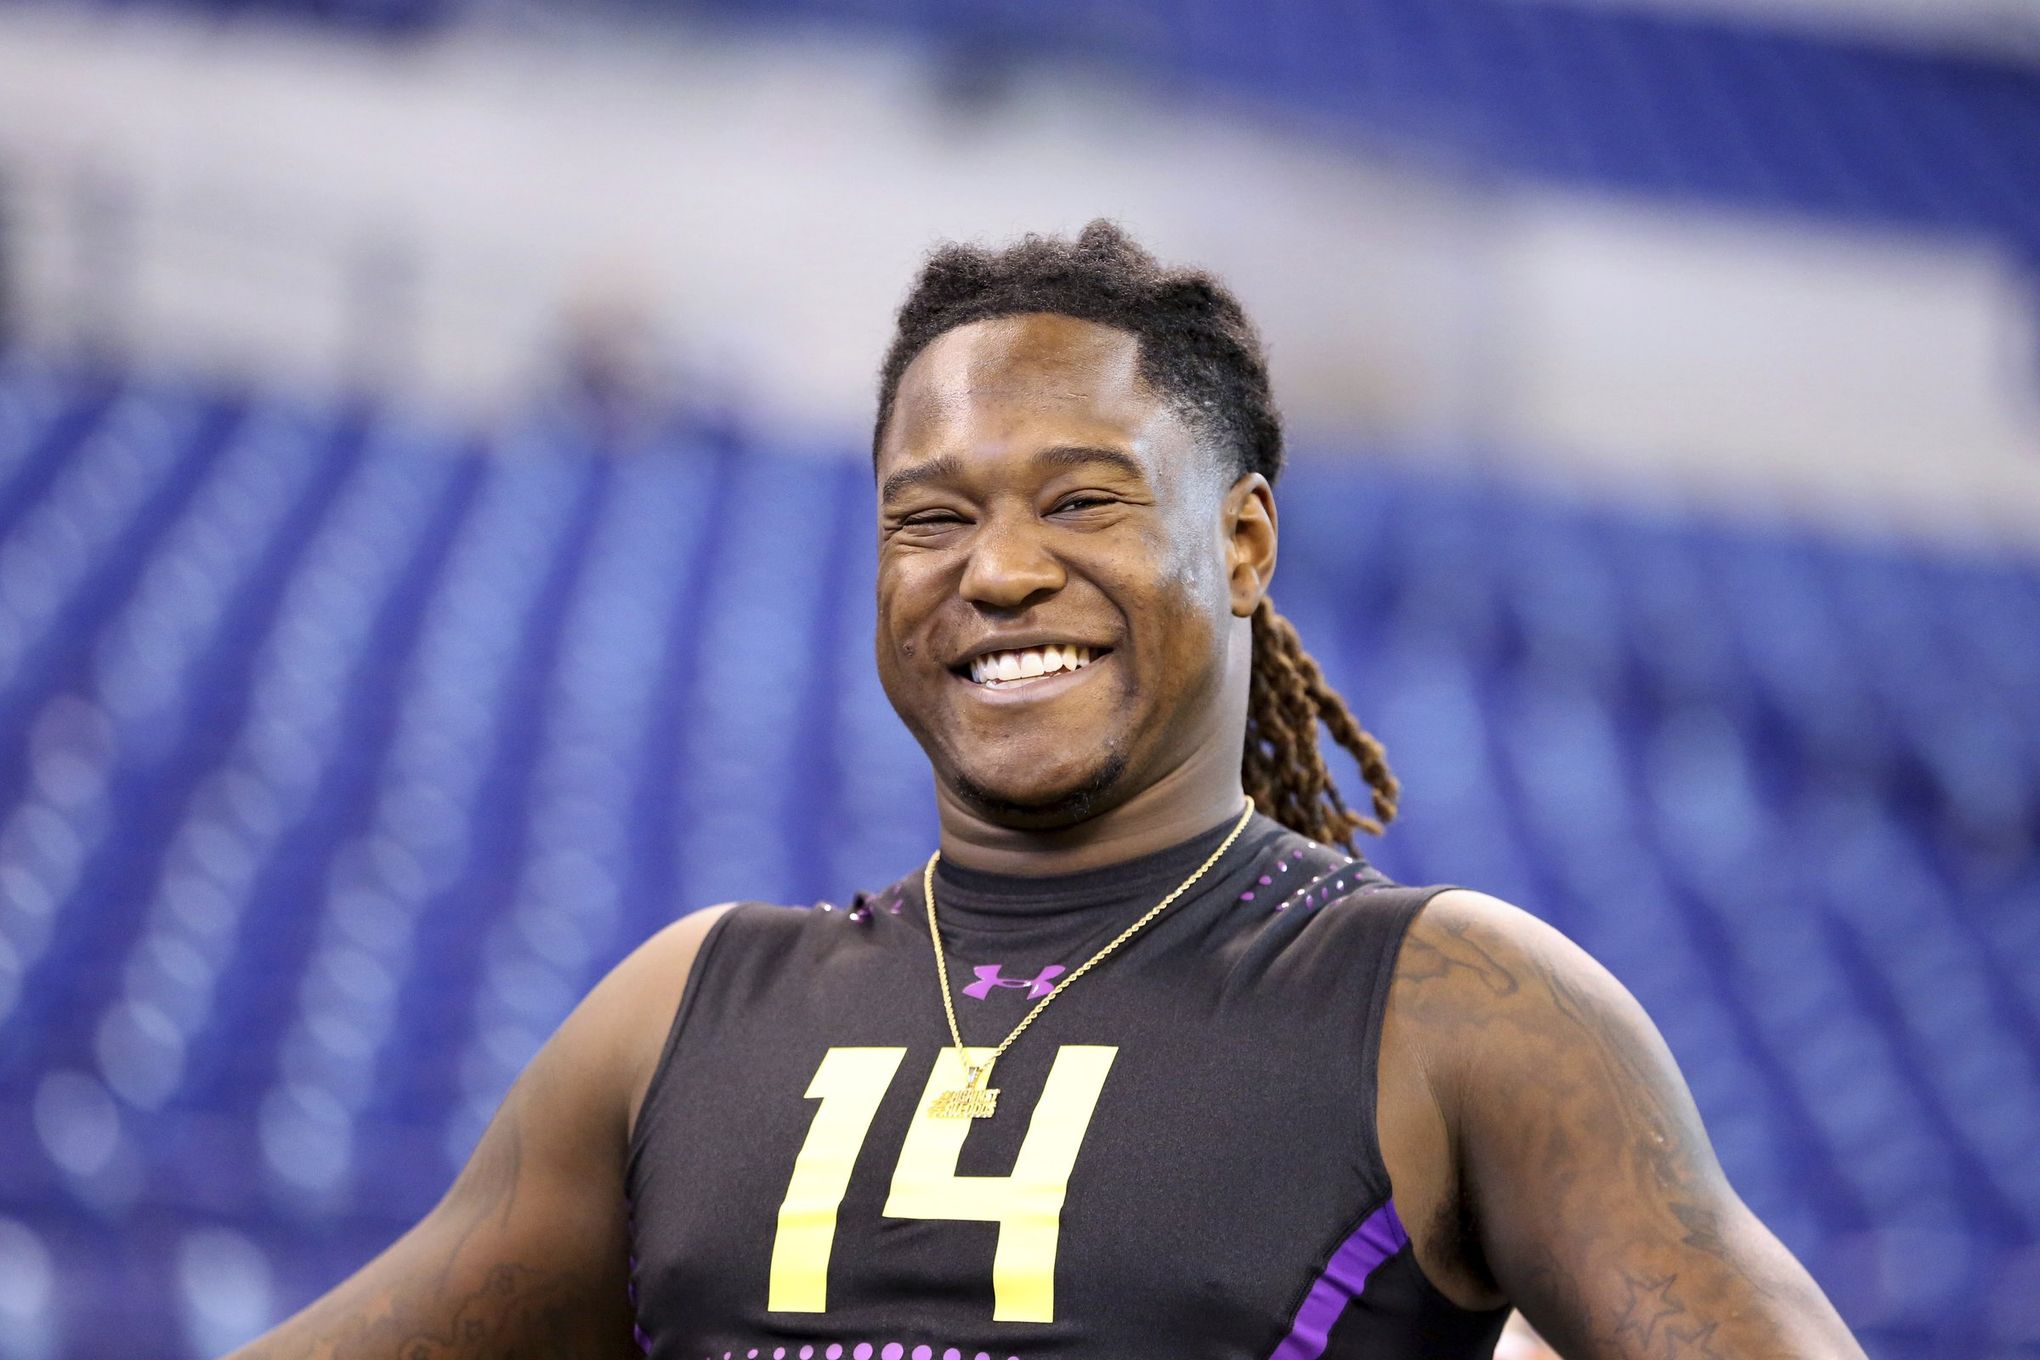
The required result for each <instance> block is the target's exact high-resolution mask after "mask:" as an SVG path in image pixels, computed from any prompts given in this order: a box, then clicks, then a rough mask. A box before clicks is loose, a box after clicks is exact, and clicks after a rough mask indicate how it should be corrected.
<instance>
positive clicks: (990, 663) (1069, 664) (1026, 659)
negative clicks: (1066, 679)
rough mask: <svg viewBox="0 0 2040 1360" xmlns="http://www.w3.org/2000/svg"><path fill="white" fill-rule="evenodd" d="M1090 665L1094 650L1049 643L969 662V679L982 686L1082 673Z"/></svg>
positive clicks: (993, 653)
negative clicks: (1066, 673) (1063, 672)
mask: <svg viewBox="0 0 2040 1360" xmlns="http://www.w3.org/2000/svg"><path fill="white" fill-rule="evenodd" d="M1090 664H1091V649H1090V648H1088V647H1079V646H1077V645H1075V644H1074V643H1069V644H1057V643H1048V644H1045V645H1043V646H1040V647H1026V648H1022V649H1021V650H1019V651H1011V652H991V653H988V654H987V655H984V656H974V657H972V658H971V660H970V678H971V679H972V680H975V681H976V682H977V683H978V684H980V685H999V684H1006V683H1009V682H1011V681H1014V680H1032V679H1035V678H1037V677H1039V676H1043V675H1054V674H1056V673H1057V672H1059V671H1080V670H1082V669H1083V668H1084V667H1086V666H1088V665H1090Z"/></svg>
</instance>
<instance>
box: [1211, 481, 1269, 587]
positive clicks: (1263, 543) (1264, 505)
mask: <svg viewBox="0 0 2040 1360" xmlns="http://www.w3.org/2000/svg"><path fill="white" fill-rule="evenodd" d="M1222 520H1223V524H1224V531H1225V539H1226V578H1227V584H1228V586H1229V587H1230V589H1231V593H1232V612H1233V617H1234V618H1239V619H1244V618H1248V617H1251V616H1252V614H1253V612H1254V606H1255V605H1257V604H1259V603H1260V602H1261V597H1262V596H1263V595H1266V594H1267V593H1268V582H1269V581H1270V580H1272V579H1274V576H1275V540H1276V532H1275V489H1274V488H1273V487H1271V486H1269V485H1268V479H1267V478H1266V477H1263V476H1262V475H1261V474H1260V473H1258V472H1249V473H1247V474H1245V475H1244V476H1242V477H1241V478H1240V479H1239V480H1238V481H1236V482H1234V483H1233V484H1232V487H1231V489H1230V490H1228V491H1227V492H1226V493H1225V502H1224V506H1223V511H1222Z"/></svg>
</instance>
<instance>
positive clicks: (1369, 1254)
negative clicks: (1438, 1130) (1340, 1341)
mask: <svg viewBox="0 0 2040 1360" xmlns="http://www.w3.org/2000/svg"><path fill="white" fill-rule="evenodd" d="M1409 1240H1410V1235H1409V1234H1408V1233H1406V1232H1404V1231H1403V1225H1402V1220H1401V1219H1400V1218H1398V1217H1396V1213H1395V1201H1394V1200H1392V1199H1391V1200H1387V1201H1385V1202H1384V1203H1383V1204H1382V1206H1381V1207H1380V1208H1379V1209H1376V1210H1375V1211H1374V1212H1373V1213H1371V1214H1369V1215H1367V1217H1366V1218H1365V1219H1363V1220H1361V1223H1360V1226H1359V1227H1357V1228H1355V1229H1353V1234H1352V1236H1350V1237H1348V1238H1347V1239H1346V1240H1345V1241H1343V1242H1341V1243H1340V1244H1339V1249H1338V1250H1337V1251H1335V1252H1333V1253H1332V1259H1331V1260H1330V1261H1327V1262H1326V1263H1325V1268H1324V1270H1323V1272H1322V1273H1320V1274H1319V1275H1318V1277H1317V1280H1316V1282H1315V1283H1313V1284H1312V1285H1311V1287H1310V1292H1309V1293H1308V1294H1305V1295H1304V1296H1303V1302H1302V1303H1301V1304H1299V1305H1298V1306H1297V1309H1296V1321H1295V1322H1294V1323H1293V1324H1292V1325H1291V1326H1290V1328H1289V1335H1288V1336H1285V1337H1283V1338H1282V1344H1281V1345H1279V1346H1277V1347H1276V1348H1275V1349H1274V1350H1273V1351H1271V1352H1269V1356H1268V1360H1318V1357H1319V1356H1321V1355H1323V1354H1324V1353H1325V1344H1326V1343H1327V1342H1328V1341H1329V1340H1330V1339H1331V1335H1332V1326H1333V1324H1334V1323H1336V1322H1337V1321H1338V1320H1339V1315H1340V1314H1342V1313H1344V1312H1345V1311H1346V1305H1347V1304H1349V1303H1351V1302H1352V1301H1353V1300H1355V1299H1357V1298H1359V1297H1360V1291H1361V1290H1363V1289H1365V1288H1367V1278H1368V1277H1369V1276H1370V1275H1372V1274H1373V1273H1374V1271H1375V1268H1376V1267H1377V1266H1379V1265H1380V1264H1381V1263H1382V1262H1383V1261H1386V1260H1387V1259H1388V1258H1389V1257H1391V1256H1393V1255H1395V1254H1396V1253H1397V1252H1399V1251H1401V1250H1402V1249H1403V1248H1404V1247H1405V1246H1407V1245H1408V1244H1409Z"/></svg>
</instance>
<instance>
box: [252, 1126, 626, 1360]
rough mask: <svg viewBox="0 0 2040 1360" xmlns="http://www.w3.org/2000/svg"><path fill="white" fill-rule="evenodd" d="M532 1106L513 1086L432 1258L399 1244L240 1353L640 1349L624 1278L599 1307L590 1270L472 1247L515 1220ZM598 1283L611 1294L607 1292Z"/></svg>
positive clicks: (536, 1357)
mask: <svg viewBox="0 0 2040 1360" xmlns="http://www.w3.org/2000/svg"><path fill="white" fill-rule="evenodd" d="M522 1116H523V1111H522V1108H521V1105H520V1103H519V1098H518V1095H517V1093H515V1092H513V1093H512V1096H511V1098H510V1100H509V1101H508V1102H506V1104H505V1105H504V1108H503V1110H502V1111H501V1112H500V1113H499V1114H498V1116H497V1120H496V1123H495V1124H494V1125H492V1126H491V1128H490V1130H489V1132H488V1134H487V1135H485V1136H484V1138H483V1141H482V1144H481V1146H479V1147H478V1148H477V1149H476V1151H475V1155H474V1157H473V1158H471V1159H470V1160H469V1162H468V1164H467V1166H466V1167H465V1168H464V1169H463V1170H462V1172H461V1174H460V1178H459V1179H458V1180H457V1181H456V1182H455V1183H454V1187H453V1189H452V1191H450V1192H449V1194H448V1196H447V1200H446V1202H445V1203H444V1204H442V1205H441V1206H440V1208H439V1209H438V1210H435V1212H434V1220H433V1221H432V1223H433V1226H432V1227H431V1229H430V1231H431V1233H432V1236H431V1238H430V1245H429V1247H426V1248H423V1256H422V1257H419V1256H415V1255H414V1256H403V1255H399V1256H396V1257H392V1258H390V1259H387V1260H385V1261H381V1262H378V1263H377V1264H375V1265H372V1266H370V1267H369V1268H368V1269H366V1270H364V1271H363V1272H362V1274H360V1275H358V1276H356V1277H355V1278H354V1279H353V1280H350V1281H349V1282H348V1283H347V1284H344V1285H342V1286H341V1287H340V1288H339V1289H337V1290H335V1291H334V1292H333V1293H332V1294H329V1295H327V1296H326V1297H325V1298H323V1299H321V1300H320V1301H319V1302H317V1303H315V1304H313V1305H312V1306H311V1307H310V1308H309V1309H307V1310H305V1312H303V1313H301V1314H299V1315H298V1316H297V1317H295V1318H293V1319H291V1320H290V1321H289V1322H287V1323H285V1324H284V1325H283V1326H281V1327H279V1328H278V1329H277V1330H276V1331H274V1332H272V1333H270V1334H269V1335H267V1336H265V1337H263V1338H262V1339H261V1340H259V1341H257V1342H255V1343H254V1344H252V1345H250V1346H248V1347H247V1348H245V1349H243V1350H241V1351H237V1352H235V1354H234V1355H233V1356H232V1357H230V1360H286V1357H288V1358H289V1360H307V1357H309V1360H563V1358H564V1357H570V1356H571V1357H577V1358H578V1357H595V1356H600V1357H602V1358H603V1360H609V1358H610V1357H615V1356H623V1355H638V1354H640V1353H641V1352H639V1351H638V1349H637V1348H636V1346H635V1345H633V1344H630V1334H629V1330H628V1329H629V1316H628V1312H627V1306H626V1305H625V1304H623V1303H622V1300H623V1298H624V1297H625V1291H624V1288H623V1285H622V1281H621V1280H619V1281H618V1282H617V1288H616V1290H615V1296H614V1299H613V1300H612V1301H611V1306H609V1307H604V1306H602V1305H600V1304H596V1305H592V1306H591V1304H590V1302H589V1297H590V1292H591V1288H590V1282H589V1280H588V1279H587V1278H585V1277H584V1276H583V1275H579V1274H576V1273H573V1272H571V1271H562V1270H559V1269H556V1268H553V1267H550V1266H540V1265H534V1264H528V1263H520V1262H515V1261H503V1260H493V1261H492V1260H489V1259H487V1258H486V1257H484V1258H480V1259H476V1251H475V1250H471V1248H475V1247H476V1244H477V1243H478V1242H481V1241H483V1240H485V1239H486V1237H487V1233H486V1232H485V1230H502V1229H505V1228H507V1226H508V1224H509V1220H510V1216H511V1214H512V1211H513V1210H514V1209H515V1208H516V1207H517V1203H518V1197H519V1185H520V1182H521V1180H522V1177H523V1175H524V1172H525V1165H524V1162H525V1154H524V1143H525V1139H524V1128H523V1124H522ZM527 1212H528V1210H527ZM494 1240H495V1241H496V1242H497V1243H498V1246H497V1247H496V1248H495V1250H498V1251H500V1250H501V1245H500V1244H501V1243H502V1242H503V1241H504V1240H506V1239H505V1238H504V1237H503V1236H501V1235H500V1231H499V1235H498V1236H497V1237H496V1238H495V1239H494ZM619 1247H620V1244H619ZM394 1250H395V1251H396V1252H398V1253H402V1252H403V1251H404V1250H405V1248H404V1247H403V1245H402V1244H399V1246H398V1247H397V1248H395V1249H394ZM621 1259H622V1255H621V1250H620V1249H619V1254H618V1260H619V1261H621ZM418 1260H423V1261H429V1262H431V1264H430V1265H427V1266H425V1267H424V1268H422V1269H415V1268H414V1270H413V1271H409V1272H407V1270H406V1264H405V1263H408V1262H412V1261H418ZM594 1292H595V1293H596V1295H597V1296H598V1297H600V1296H601V1294H602V1292H603V1291H601V1290H600V1289H597V1290H595V1291H594Z"/></svg>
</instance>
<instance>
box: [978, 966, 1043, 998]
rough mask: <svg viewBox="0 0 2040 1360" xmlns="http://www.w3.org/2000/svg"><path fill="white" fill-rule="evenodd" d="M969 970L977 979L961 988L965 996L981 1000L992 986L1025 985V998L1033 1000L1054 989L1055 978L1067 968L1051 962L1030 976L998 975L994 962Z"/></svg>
mask: <svg viewBox="0 0 2040 1360" xmlns="http://www.w3.org/2000/svg"><path fill="white" fill-rule="evenodd" d="M971 971H972V972H974V973H976V974H977V977H978V980H977V981H976V982H973V983H971V984H970V986H968V987H966V988H964V989H963V994H964V995H965V996H974V997H976V998H977V999H978V1000H980V1001H983V1000H984V999H985V998H986V997H988V996H990V995H991V994H992V988H994V987H1025V988H1026V989H1027V999H1028V1000H1029V1001H1033V1000H1036V999H1037V998H1039V997H1044V996H1047V995H1048V994H1049V993H1050V992H1052V991H1054V990H1055V980H1056V979H1057V978H1059V977H1061V976H1062V975H1063V974H1064V973H1067V972H1068V971H1069V969H1067V968H1065V967H1063V966H1062V965H1061V964H1059V963H1051V964H1050V965H1048V967H1046V968H1044V969H1042V970H1041V971H1040V972H1039V973H1036V974H1035V975H1034V976H1033V977H1032V978H1009V977H1000V976H999V965H998V964H996V963H981V964H979V965H978V966H977V967H975V968H973V969H971Z"/></svg>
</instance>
